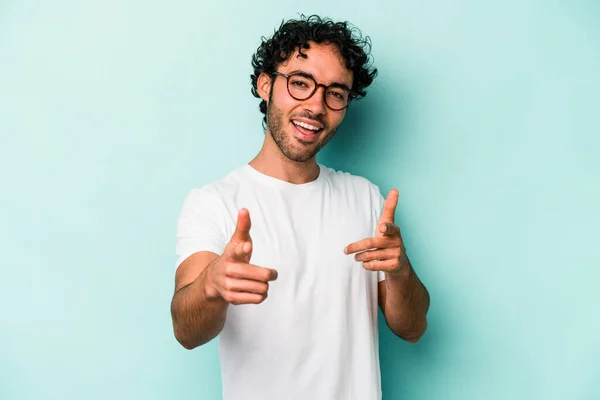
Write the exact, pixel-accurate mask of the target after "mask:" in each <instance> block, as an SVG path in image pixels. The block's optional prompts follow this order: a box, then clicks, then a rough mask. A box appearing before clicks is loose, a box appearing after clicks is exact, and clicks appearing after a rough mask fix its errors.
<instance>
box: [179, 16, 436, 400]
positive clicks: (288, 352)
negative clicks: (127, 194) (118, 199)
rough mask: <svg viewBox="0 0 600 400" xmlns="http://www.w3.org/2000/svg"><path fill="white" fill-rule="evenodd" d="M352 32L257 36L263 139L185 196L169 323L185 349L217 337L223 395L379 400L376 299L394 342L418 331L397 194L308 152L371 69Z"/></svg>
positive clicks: (324, 26) (321, 28)
mask: <svg viewBox="0 0 600 400" xmlns="http://www.w3.org/2000/svg"><path fill="white" fill-rule="evenodd" d="M356 32H357V31H356V30H355V31H352V30H350V29H348V27H347V25H346V24H345V23H334V22H332V21H330V20H328V19H321V18H319V17H315V16H313V17H309V18H304V17H302V18H301V19H300V20H292V21H288V22H287V23H284V24H282V25H281V27H280V28H279V30H278V31H277V32H276V33H275V34H274V35H273V37H272V38H271V39H269V40H266V41H264V42H263V43H262V45H261V46H260V47H259V48H258V51H257V53H256V55H255V56H254V57H253V62H252V64H253V66H254V74H253V75H252V83H253V88H252V92H253V94H254V95H255V96H257V97H260V98H261V99H262V101H261V104H260V109H261V111H262V112H263V113H264V114H265V119H264V121H263V122H264V124H265V127H266V134H265V140H264V144H263V147H262V149H261V150H260V152H259V153H258V155H257V156H256V157H255V158H254V159H253V160H251V161H250V162H249V163H248V164H245V165H243V166H241V167H239V168H237V169H236V170H234V171H232V172H231V173H230V174H229V175H227V176H226V177H225V178H223V179H222V180H220V181H218V182H214V183H212V184H209V185H206V186H204V187H203V188H200V189H194V190H192V191H191V192H190V193H189V195H188V196H187V198H186V199H185V202H184V204H183V208H182V210H181V215H180V218H179V221H178V233H177V253H178V257H179V259H178V261H177V266H178V268H177V272H176V287H175V295H174V296H173V301H172V317H173V326H174V332H175V336H176V338H177V340H178V341H179V342H180V343H181V344H182V345H183V346H184V347H185V348H187V349H193V348H195V347H197V346H201V345H203V344H205V343H207V342H209V341H210V340H212V339H213V338H215V337H216V336H217V335H218V337H219V339H218V340H219V350H220V358H221V368H222V370H221V371H222V382H223V399H224V400H238V399H244V400H254V399H256V400H258V399H260V400H282V399H286V400H287V399H302V400H307V399H319V400H320V399H357V400H370V399H380V398H381V385H380V373H379V355H378V331H377V329H378V327H377V315H378V314H377V305H378V304H379V306H380V307H381V309H382V311H383V314H384V315H385V320H386V322H387V324H388V326H389V327H390V329H391V330H392V331H393V332H394V333H395V334H397V335H398V336H399V337H401V338H403V339H405V340H408V341H411V342H415V341H417V340H418V339H419V338H420V337H421V335H423V333H424V331H425V328H426V325H427V322H426V313H427V310H428V308H429V294H428V293H427V290H426V289H425V287H424V286H423V285H422V284H421V282H420V281H419V279H418V277H417V275H416V274H415V272H414V270H413V268H412V266H411V265H410V262H409V260H408V258H407V256H406V252H405V249H404V246H403V243H402V238H401V235H400V229H399V228H398V227H397V226H396V225H395V224H394V212H395V209H396V204H397V201H398V192H397V191H396V190H392V191H390V193H389V194H388V196H387V199H384V198H383V196H382V195H381V193H380V191H379V189H378V187H377V186H375V185H374V184H372V183H371V182H369V181H368V180H367V179H365V178H362V177H358V176H354V175H350V174H348V173H342V172H336V171H334V170H332V169H330V168H328V167H326V166H324V165H322V164H319V163H317V162H316V159H315V156H316V154H317V153H318V151H319V150H320V149H321V148H322V147H323V146H325V144H327V142H328V141H329V140H330V139H331V138H332V137H333V135H334V134H335V132H336V130H337V128H338V126H339V125H340V123H341V122H342V120H343V119H344V116H345V114H346V112H348V105H349V103H350V102H351V100H352V99H353V98H355V97H361V96H364V95H365V88H366V87H367V86H369V85H370V84H371V82H372V80H373V78H374V77H375V75H376V72H377V70H376V69H374V68H372V67H370V66H369V64H368V62H369V57H368V54H367V53H366V52H365V48H367V47H368V44H369V43H368V40H367V39H368V38H365V39H362V38H361V37H360V36H357V33H356ZM267 295H268V297H267Z"/></svg>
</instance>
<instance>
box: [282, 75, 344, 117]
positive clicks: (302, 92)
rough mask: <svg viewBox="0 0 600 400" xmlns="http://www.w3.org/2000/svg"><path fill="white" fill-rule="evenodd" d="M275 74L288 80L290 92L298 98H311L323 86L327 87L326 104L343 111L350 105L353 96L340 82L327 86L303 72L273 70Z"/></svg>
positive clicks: (324, 94)
mask: <svg viewBox="0 0 600 400" xmlns="http://www.w3.org/2000/svg"><path fill="white" fill-rule="evenodd" d="M273 75H278V76H281V77H284V78H285V79H286V80H287V89H288V93H289V94H290V96H292V97H293V98H294V99H296V100H307V99H309V98H310V97H312V95H313V94H315V92H316V91H317V88H319V87H320V86H322V87H323V88H324V89H325V90H324V91H323V98H324V100H325V104H327V107H329V108H331V109H332V110H334V111H341V110H343V109H344V108H346V107H348V105H349V104H350V101H352V98H353V95H352V93H351V92H350V89H349V88H348V87H346V86H342V85H340V84H338V83H334V84H331V85H329V86H325V85H323V84H322V83H317V82H316V81H315V80H314V78H313V77H311V76H310V75H307V74H305V73H303V72H295V73H293V74H289V75H287V74H282V73H281V72H273Z"/></svg>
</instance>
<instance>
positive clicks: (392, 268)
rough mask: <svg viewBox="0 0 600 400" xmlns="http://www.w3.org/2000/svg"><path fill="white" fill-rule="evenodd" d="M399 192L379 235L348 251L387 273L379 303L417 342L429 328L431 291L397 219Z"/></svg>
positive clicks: (395, 326)
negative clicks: (411, 256) (408, 251)
mask: <svg viewBox="0 0 600 400" xmlns="http://www.w3.org/2000/svg"><path fill="white" fill-rule="evenodd" d="M398 196H399V194H398V191H397V190H396V189H392V190H391V191H390V193H389V194H388V197H387V198H386V200H385V204H384V205H383V212H382V214H381V218H380V219H379V222H378V224H377V231H376V232H375V237H372V238H366V239H362V240H359V241H358V242H354V243H351V244H349V245H348V246H347V247H346V249H344V252H345V253H346V254H355V256H354V258H355V259H356V261H362V263H363V267H364V268H365V269H367V270H370V271H382V272H384V273H385V281H382V282H379V284H378V300H379V306H380V307H381V310H382V311H383V314H384V316H385V320H386V322H387V324H388V326H389V327H390V329H391V330H392V332H394V333H395V334H396V335H397V336H399V337H400V338H402V339H404V340H407V341H409V342H413V343H414V342H416V341H418V340H419V339H420V338H421V336H423V333H425V330H426V329H427V311H428V310H429V292H428V291H427V289H426V288H425V286H424V285H423V284H422V283H421V281H420V280H419V278H418V277H417V274H416V273H415V271H414V269H413V268H412V266H411V264H410V261H409V260H408V257H407V256H406V249H405V248H404V242H403V240H402V235H401V234H400V228H399V227H398V226H397V225H395V223H394V214H395V211H396V205H397V203H398Z"/></svg>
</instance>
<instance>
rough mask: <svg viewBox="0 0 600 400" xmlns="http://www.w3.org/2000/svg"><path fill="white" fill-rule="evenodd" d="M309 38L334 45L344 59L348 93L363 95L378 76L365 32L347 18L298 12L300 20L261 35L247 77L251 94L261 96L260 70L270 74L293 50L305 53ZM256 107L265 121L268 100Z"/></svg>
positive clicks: (354, 96)
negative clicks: (351, 77) (349, 79)
mask: <svg viewBox="0 0 600 400" xmlns="http://www.w3.org/2000/svg"><path fill="white" fill-rule="evenodd" d="M309 42H314V43H317V44H321V43H323V44H332V45H335V46H336V47H337V48H338V50H339V52H340V55H341V56H342V58H343V59H344V61H345V62H346V68H348V69H349V70H351V71H352V73H353V75H354V83H353V85H352V90H351V92H350V94H351V97H352V98H361V97H364V96H366V94H367V93H366V88H367V87H368V86H369V85H370V84H371V83H372V82H373V79H374V78H375V77H376V76H377V69H376V68H374V67H373V65H372V58H371V55H370V52H371V39H370V38H369V37H368V36H365V37H363V36H362V34H361V32H360V30H359V29H358V28H356V27H351V26H350V24H349V23H348V22H334V21H332V20H331V19H329V18H322V17H320V16H318V15H311V16H309V17H306V16H304V15H301V16H300V19H299V20H294V19H291V20H289V21H287V22H282V23H281V26H280V27H279V29H277V30H276V31H275V33H274V34H273V36H272V37H271V38H270V39H266V38H265V37H262V38H261V44H260V46H259V47H258V49H257V50H256V53H255V54H254V55H253V56H252V67H253V68H254V73H253V74H252V75H250V78H251V81H252V94H253V95H254V97H257V98H260V96H259V94H258V89H257V81H258V77H259V76H260V74H261V73H266V74H268V75H270V74H272V73H273V72H275V71H276V69H277V68H278V67H279V65H280V64H281V63H282V62H284V61H286V60H288V59H289V58H290V57H291V56H292V54H293V53H294V52H295V51H296V50H298V52H299V53H300V56H303V57H306V55H305V54H304V53H302V50H303V49H308V48H309V47H310V45H309ZM259 109H260V111H261V112H262V113H263V114H265V116H264V118H263V125H264V124H265V123H266V113H267V102H266V101H264V100H262V101H261V102H260V104H259Z"/></svg>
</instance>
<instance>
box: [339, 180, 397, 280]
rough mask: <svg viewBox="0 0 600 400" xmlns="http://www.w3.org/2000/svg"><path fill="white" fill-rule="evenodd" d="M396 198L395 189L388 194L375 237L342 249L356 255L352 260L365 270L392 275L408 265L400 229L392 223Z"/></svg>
mask: <svg viewBox="0 0 600 400" xmlns="http://www.w3.org/2000/svg"><path fill="white" fill-rule="evenodd" d="M398 197H399V193H398V190H396V189H392V190H390V192H389V193H388V196H387V198H386V199H385V203H384V205H383V212H382V214H381V218H380V219H379V222H378V223H377V231H376V232H375V237H373V238H367V239H362V240H359V241H358V242H354V243H352V244H349V245H348V246H347V247H346V248H345V249H344V253H346V254H354V253H357V254H356V255H355V256H354V258H355V259H356V261H362V263H363V267H364V268H365V269H368V270H370V271H383V272H385V273H386V274H387V275H394V274H397V273H399V272H400V271H402V270H403V269H404V268H405V267H406V266H407V265H408V264H409V263H408V258H407V257H406V252H405V249H404V243H403V241H402V235H401V234H400V228H399V227H398V226H397V225H396V224H395V223H394V215H395V213H396V206H397V205H398Z"/></svg>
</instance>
